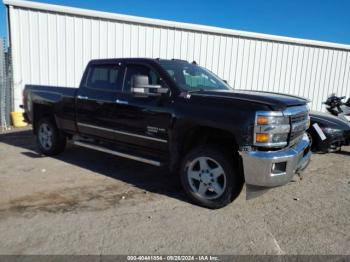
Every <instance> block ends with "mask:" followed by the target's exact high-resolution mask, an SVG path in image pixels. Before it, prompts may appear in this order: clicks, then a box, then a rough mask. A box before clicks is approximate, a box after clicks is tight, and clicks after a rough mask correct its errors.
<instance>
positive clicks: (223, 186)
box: [181, 147, 243, 209]
mask: <svg viewBox="0 0 350 262" xmlns="http://www.w3.org/2000/svg"><path fill="white" fill-rule="evenodd" d="M232 163H233V159H231V161H230V159H228V158H227V157H226V155H225V154H224V153H223V152H221V151H220V150H218V149H216V148H214V147H199V148H195V149H193V150H191V151H190V152H189V153H188V154H187V155H186V156H185V158H184V160H183V163H182V167H181V183H182V186H183V188H184V190H185V192H186V194H187V195H188V196H189V197H190V198H191V200H192V201H193V202H195V203H196V204H198V205H200V206H204V207H207V208H213V209H214V208H221V207H224V206H226V205H227V204H229V203H231V202H232V201H233V199H234V198H235V197H237V196H238V194H239V193H240V191H241V189H242V185H243V181H242V179H240V178H239V176H238V175H237V174H236V170H238V169H235V168H234V167H233V164H232Z"/></svg>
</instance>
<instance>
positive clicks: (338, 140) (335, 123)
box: [307, 112, 350, 153]
mask: <svg viewBox="0 0 350 262" xmlns="http://www.w3.org/2000/svg"><path fill="white" fill-rule="evenodd" d="M310 122H311V124H310V127H309V129H308V130H307V133H308V135H309V138H310V141H311V149H312V151H314V152H323V153H329V152H336V151H339V150H341V147H342V146H346V145H349V144H350V124H349V122H347V121H345V120H342V119H340V118H338V117H335V116H332V115H329V114H325V113H321V112H311V113H310Z"/></svg>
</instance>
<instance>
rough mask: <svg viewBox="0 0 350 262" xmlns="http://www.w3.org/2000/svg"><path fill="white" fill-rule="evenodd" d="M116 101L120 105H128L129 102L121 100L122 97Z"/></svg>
mask: <svg viewBox="0 0 350 262" xmlns="http://www.w3.org/2000/svg"><path fill="white" fill-rule="evenodd" d="M115 102H116V103H117V104H119V105H127V104H129V102H128V101H126V100H120V99H117V100H115Z"/></svg>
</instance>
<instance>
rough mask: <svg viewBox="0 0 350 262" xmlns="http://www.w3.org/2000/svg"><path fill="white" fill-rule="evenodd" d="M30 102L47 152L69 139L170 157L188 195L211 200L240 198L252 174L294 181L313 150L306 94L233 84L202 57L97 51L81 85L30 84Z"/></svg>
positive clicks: (159, 160)
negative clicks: (118, 55)
mask: <svg viewBox="0 0 350 262" xmlns="http://www.w3.org/2000/svg"><path fill="white" fill-rule="evenodd" d="M23 108H24V109H25V113H24V116H25V119H26V120H27V121H28V122H29V123H32V126H33V132H34V134H35V135H36V137H37V143H38V147H39V149H40V151H41V152H42V153H44V154H46V155H55V154H58V153H61V152H62V151H63V150H64V148H65V145H66V141H67V139H70V140H72V141H73V143H74V144H76V145H78V146H81V147H85V148H90V149H93V150H98V151H102V152H106V153H110V154H113V155H116V156H119V157H125V158H129V159H133V160H136V161H140V162H144V163H147V164H151V165H154V166H163V165H166V166H167V167H169V170H170V171H172V172H174V171H175V172H176V173H178V174H179V175H180V178H181V183H182V186H183V189H184V191H185V192H186V194H187V195H188V196H189V197H190V199H191V200H192V201H194V202H195V203H197V204H199V205H202V206H205V207H208V208H220V207H223V206H225V205H227V204H228V203H230V202H232V201H233V199H234V198H235V197H237V196H238V194H239V192H240V191H241V188H242V184H243V182H244V181H245V183H246V184H247V186H248V187H250V186H252V187H254V186H255V187H262V188H269V187H275V186H281V185H284V184H286V183H288V182H290V181H291V180H292V179H293V176H294V175H295V174H296V173H299V172H300V171H301V170H302V169H304V168H305V167H306V166H307V164H308V163H309V160H310V156H311V153H310V150H309V139H308V137H307V136H306V135H305V130H306V129H307V128H308V126H309V110H308V107H307V101H306V100H305V99H302V98H299V97H295V96H289V95H281V94H275V93H268V92H257V91H244V90H233V89H232V88H231V87H230V86H228V85H227V84H226V82H225V81H223V80H221V79H220V78H219V77H217V76H216V75H214V74H213V73H211V72H210V71H209V70H207V69H205V68H203V67H200V66H198V65H197V64H196V63H195V62H193V63H188V62H187V61H182V60H176V59H172V60H162V59H142V58H123V59H105V60H93V61H90V62H89V64H88V65H87V67H86V70H85V72H84V74H83V77H82V80H81V83H80V87H79V88H66V87H55V86H38V85H26V86H25V89H24V92H23ZM175 172H174V173H175ZM145 179H147V177H145Z"/></svg>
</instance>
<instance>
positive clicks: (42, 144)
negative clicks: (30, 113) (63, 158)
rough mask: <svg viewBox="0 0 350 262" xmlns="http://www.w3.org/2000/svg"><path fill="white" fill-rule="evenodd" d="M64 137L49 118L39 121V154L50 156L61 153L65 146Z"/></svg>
mask: <svg viewBox="0 0 350 262" xmlns="http://www.w3.org/2000/svg"><path fill="white" fill-rule="evenodd" d="M66 141H67V139H66V137H65V136H64V135H63V134H62V133H61V131H60V130H59V129H58V128H57V127H56V125H55V124H54V123H53V121H52V120H51V119H49V118H43V119H41V120H39V122H38V125H37V144H38V147H39V150H40V152H42V153H43V154H45V155H48V156H52V155H57V154H59V153H61V152H62V151H63V150H64V148H65V146H66Z"/></svg>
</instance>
